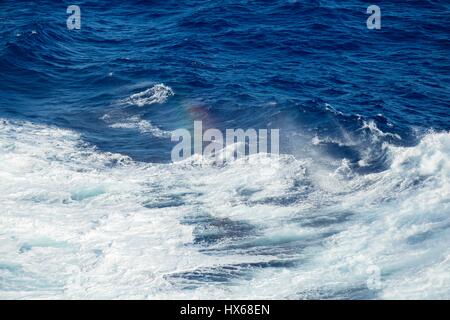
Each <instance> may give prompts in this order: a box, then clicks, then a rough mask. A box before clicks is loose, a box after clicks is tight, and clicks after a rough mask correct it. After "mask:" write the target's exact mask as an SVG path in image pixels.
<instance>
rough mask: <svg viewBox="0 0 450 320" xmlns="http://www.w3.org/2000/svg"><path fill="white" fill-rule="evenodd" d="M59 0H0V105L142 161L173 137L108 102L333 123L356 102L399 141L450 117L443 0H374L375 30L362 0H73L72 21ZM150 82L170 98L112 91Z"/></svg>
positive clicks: (145, 113) (239, 121) (320, 128)
mask: <svg viewBox="0 0 450 320" xmlns="http://www.w3.org/2000/svg"><path fill="white" fill-rule="evenodd" d="M69 4H72V3H71V2H70V3H69V2H67V1H66V2H63V3H59V2H56V1H39V2H16V1H14V2H12V1H11V2H10V1H2V4H1V29H0V32H1V40H0V41H1V42H0V46H1V65H0V70H1V73H0V77H1V79H0V82H1V86H2V88H1V89H2V90H1V108H0V116H2V117H6V118H14V119H17V118H19V119H27V120H28V119H30V120H33V121H35V122H44V123H50V124H55V125H57V126H61V127H65V128H70V129H74V130H77V131H79V132H81V133H82V134H83V136H84V138H85V139H86V140H87V141H89V142H92V143H94V144H95V145H97V146H99V147H100V148H102V149H104V150H108V151H114V152H120V153H125V154H129V155H131V156H132V157H133V158H135V159H139V160H145V161H167V160H168V152H169V150H170V149H171V147H172V145H171V144H170V143H167V140H165V139H160V138H157V137H149V136H148V135H147V136H141V135H139V134H137V133H136V132H131V131H130V130H128V131H127V130H121V129H111V128H109V127H108V126H107V125H106V124H105V122H104V121H102V120H101V117H102V116H103V115H104V114H106V113H108V112H111V111H112V110H117V109H119V110H120V111H121V112H123V115H121V116H124V117H125V116H127V115H128V116H133V115H139V116H140V117H142V119H147V120H150V121H151V122H152V124H154V125H155V126H157V127H159V128H161V129H163V130H169V131H170V130H173V129H176V128H180V127H189V126H192V120H193V119H203V120H205V118H206V117H209V118H210V119H213V120H212V121H213V124H211V126H213V127H216V128H219V129H222V128H228V127H231V128H233V127H236V128H247V127H254V128H263V127H266V126H267V125H268V124H270V125H272V126H274V127H281V128H283V126H286V123H285V122H289V129H290V128H291V127H293V129H298V128H299V127H306V128H307V129H308V130H311V131H315V132H319V133H321V132H327V134H328V133H329V132H331V134H333V135H334V134H336V135H339V133H338V132H335V131H336V125H337V124H338V125H342V126H344V127H345V128H346V129H348V130H349V131H350V132H351V133H353V132H354V131H355V130H354V129H355V127H357V126H358V125H359V124H358V123H357V121H355V120H354V119H353V118H352V117H354V116H355V115H361V116H363V117H364V118H365V119H373V120H374V121H376V123H377V125H379V126H380V129H382V130H387V131H389V132H395V133H397V134H400V135H401V136H402V137H403V138H404V139H405V140H406V141H409V140H410V139H413V140H414V138H413V137H411V128H419V129H421V130H422V129H429V128H434V129H437V130H446V129H447V130H448V129H449V128H450V125H449V103H450V97H449V86H448V83H449V81H450V79H449V77H450V63H449V59H450V57H449V46H450V44H449V33H450V31H449V28H448V22H447V17H448V12H449V4H448V3H447V2H446V1H416V2H414V3H411V2H408V1H403V2H398V1H394V2H391V1H384V2H383V3H381V4H380V6H381V7H382V8H381V9H382V29H381V30H368V29H367V27H366V19H367V17H368V15H367V14H366V12H365V11H366V8H367V6H368V5H367V2H365V1H297V2H293V1H287V0H286V1H271V2H268V1H188V2H187V3H183V2H180V1H126V2H124V1H114V2H102V1H100V2H94V1H79V2H77V4H78V5H79V6H80V8H81V11H82V28H81V30H73V31H70V30H68V29H67V27H66V19H67V17H68V16H69V15H68V14H66V8H67V6H68V5H69ZM33 31H35V33H33ZM19 34H20V36H19ZM155 83H164V84H165V85H167V86H170V87H171V88H172V89H173V90H174V92H175V93H176V95H175V96H174V98H173V99H170V101H168V102H167V103H166V104H164V105H156V106H153V107H151V108H147V109H145V108H139V107H136V106H125V105H120V103H118V101H120V100H121V99H124V98H126V97H128V96H130V95H131V94H133V93H136V92H139V91H143V90H145V89H147V88H149V87H151V86H152V84H155ZM325 104H329V105H331V106H332V107H333V108H334V109H335V110H338V111H341V112H343V113H344V114H345V116H342V117H336V116H335V115H333V114H330V112H327V111H326V110H325ZM387 123H392V124H394V127H393V128H389V127H387V126H386V124H387ZM286 129H287V128H286ZM285 132H286V131H285ZM166 139H167V138H166Z"/></svg>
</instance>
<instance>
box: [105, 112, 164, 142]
mask: <svg viewBox="0 0 450 320" xmlns="http://www.w3.org/2000/svg"><path fill="white" fill-rule="evenodd" d="M109 126H110V127H111V128H116V129H134V130H137V131H139V132H140V133H142V134H151V135H153V136H155V137H158V138H170V136H171V132H170V131H165V130H162V129H160V128H158V127H157V126H155V125H153V124H152V123H151V122H150V121H148V120H143V119H142V118H141V117H139V116H132V117H129V118H126V119H124V120H122V121H121V122H116V123H112V124H110V125H109Z"/></svg>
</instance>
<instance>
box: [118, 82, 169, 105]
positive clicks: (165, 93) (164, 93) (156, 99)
mask: <svg viewBox="0 0 450 320" xmlns="http://www.w3.org/2000/svg"><path fill="white" fill-rule="evenodd" d="M174 94H175V93H174V92H173V90H172V88H170V87H169V86H166V85H165V84H163V83H160V84H156V85H154V86H153V87H152V88H150V89H147V90H144V91H142V92H138V93H135V94H132V95H131V96H130V97H129V98H128V99H127V100H126V102H127V103H129V104H132V105H137V106H139V107H143V106H147V105H152V104H156V103H165V102H166V101H167V99H168V98H169V97H171V96H173V95H174Z"/></svg>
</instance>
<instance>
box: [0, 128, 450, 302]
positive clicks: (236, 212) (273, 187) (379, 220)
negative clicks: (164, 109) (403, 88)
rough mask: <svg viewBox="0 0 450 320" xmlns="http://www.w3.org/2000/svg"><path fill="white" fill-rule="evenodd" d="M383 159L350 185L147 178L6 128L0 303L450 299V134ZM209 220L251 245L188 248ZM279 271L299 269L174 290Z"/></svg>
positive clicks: (0, 189) (214, 169)
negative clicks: (220, 276) (375, 277)
mask: <svg viewBox="0 0 450 320" xmlns="http://www.w3.org/2000/svg"><path fill="white" fill-rule="evenodd" d="M387 152H388V156H389V157H390V159H391V163H392V165H391V168H390V169H389V170H386V171H384V172H381V173H375V174H369V175H363V176H362V175H357V174H353V175H351V179H349V178H348V175H347V172H346V174H345V175H344V174H342V171H343V170H331V171H328V170H325V169H323V170H313V168H315V169H316V167H314V166H313V163H314V161H313V160H309V159H295V158H294V157H292V156H285V155H281V156H279V157H273V156H272V157H268V156H265V155H254V156H252V157H250V158H247V159H240V160H237V161H232V162H229V163H226V164H224V165H223V166H220V167H218V166H215V165H214V164H212V163H209V162H207V161H206V162H204V161H203V160H202V159H198V161H191V162H183V163H177V164H144V163H137V162H134V161H132V160H131V159H129V158H128V157H125V156H122V155H118V154H109V153H100V152H98V151H96V150H95V149H94V148H92V147H90V146H87V145H85V144H84V143H83V141H82V140H81V139H80V136H79V135H78V134H76V133H74V132H71V131H68V130H61V129H58V128H54V127H47V126H43V125H35V124H31V123H27V122H24V123H20V122H9V121H1V120H0V203H1V212H0V230H1V233H0V298H6V299H8V298H58V297H59V298H87V299H90V298H106V299H109V298H138V299H141V298H172V299H173V298H317V297H348V296H350V297H351V296H352V295H353V296H355V297H361V296H365V295H367V296H368V297H375V298H449V297H450V290H449V288H450V276H449V272H448V270H449V269H450V258H449V257H450V249H449V246H448V243H449V241H450V230H449V228H450V202H449V201H448V199H450V134H448V133H429V134H428V135H426V136H425V137H424V138H423V139H422V141H421V142H420V143H419V144H418V145H417V146H415V147H412V148H399V147H392V146H387ZM199 161H200V163H201V165H199ZM348 170H350V169H349V168H347V171H348ZM204 214H207V215H209V216H210V217H211V218H213V219H216V220H217V221H244V222H245V223H247V224H248V225H250V226H253V228H255V230H256V232H255V235H254V236H247V235H242V238H240V239H237V240H233V239H231V238H225V239H224V240H223V242H217V243H211V244H209V245H208V246H207V247H201V246H199V245H194V244H193V243H194V240H195V237H196V234H197V232H198V230H197V228H198V227H199V224H198V223H193V224H190V223H186V222H185V219H186V217H194V218H195V217H196V216H201V215H204ZM194 220H195V219H194ZM221 223H225V222H221ZM216 225H217V226H218V227H219V228H220V226H221V225H220V223H219V224H216ZM204 227H205V228H206V230H209V232H210V233H213V234H214V228H213V227H210V228H211V229H208V228H209V227H208V226H207V225H206V226H204ZM244 233H245V232H244ZM289 244H292V245H291V246H289ZM228 245H231V247H229V248H228V247H227V246H228ZM233 246H234V248H235V249H233ZM205 248H209V249H213V250H216V251H217V253H218V254H213V253H207V252H205V251H204V250H203V249H205ZM284 249H289V250H290V251H289V250H288V251H283V250H284ZM284 260H295V261H300V263H298V264H294V265H292V266H289V267H287V266H286V267H272V268H258V267H257V268H253V269H251V268H250V270H249V272H250V273H249V274H250V277H239V276H233V275H232V274H229V279H230V283H222V282H208V281H206V280H201V279H200V280H198V279H197V280H195V279H194V280H192V279H189V277H183V276H182V275H183V274H198V273H201V270H206V271H208V270H210V272H212V271H211V270H217V268H220V267H221V266H235V268H238V269H239V268H242V270H241V271H242V272H244V271H245V270H246V269H245V267H242V266H246V265H252V264H269V265H270V262H271V261H284ZM240 266H241V267H240ZM373 267H376V268H379V270H380V275H381V278H380V286H379V289H377V290H369V289H368V288H367V281H368V279H370V276H371V274H370V270H374V269H373ZM187 285H189V286H188V287H189V288H190V289H189V290H188V289H186V287H187Z"/></svg>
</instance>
